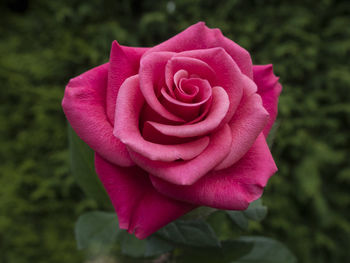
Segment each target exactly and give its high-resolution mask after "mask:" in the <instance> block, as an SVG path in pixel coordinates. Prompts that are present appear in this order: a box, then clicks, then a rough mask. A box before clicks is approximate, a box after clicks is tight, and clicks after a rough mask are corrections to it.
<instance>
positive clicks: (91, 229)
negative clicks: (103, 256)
mask: <svg viewBox="0 0 350 263" xmlns="http://www.w3.org/2000/svg"><path fill="white" fill-rule="evenodd" d="M119 233H120V229H119V227H118V219H117V216H116V214H115V213H108V212H101V211H93V212H88V213H85V214H83V215H81V216H80V217H79V218H78V221H77V222H76V224H75V238H76V241H77V245H78V249H85V248H89V247H91V246H93V245H97V246H105V245H109V244H112V243H113V242H115V241H116V239H117V236H118V234H119Z"/></svg>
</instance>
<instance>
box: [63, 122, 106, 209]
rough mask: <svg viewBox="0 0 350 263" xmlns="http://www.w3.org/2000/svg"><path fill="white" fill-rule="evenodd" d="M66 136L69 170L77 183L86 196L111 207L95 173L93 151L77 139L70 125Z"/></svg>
mask: <svg viewBox="0 0 350 263" xmlns="http://www.w3.org/2000/svg"><path fill="white" fill-rule="evenodd" d="M68 136H69V149H70V161H71V170H72V173H73V176H74V177H75V179H76V181H77V183H78V184H79V186H80V187H81V188H82V189H83V191H84V192H85V193H86V195H87V196H90V197H91V198H93V199H94V200H96V201H97V202H98V203H99V204H103V206H106V204H108V205H111V202H110V199H109V197H108V195H107V193H106V191H105V190H104V188H103V186H102V183H101V181H100V180H99V179H98V176H97V174H96V172H95V167H94V152H93V150H92V149H91V148H90V147H89V146H88V145H87V144H86V143H85V142H83V141H82V140H81V139H80V138H79V137H78V135H77V134H76V133H75V132H74V130H73V129H72V127H71V126H70V125H68Z"/></svg>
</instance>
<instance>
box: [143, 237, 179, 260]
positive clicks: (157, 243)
mask: <svg viewBox="0 0 350 263" xmlns="http://www.w3.org/2000/svg"><path fill="white" fill-rule="evenodd" d="M173 249H174V246H173V245H172V244H171V243H170V242H168V241H166V240H164V239H162V238H159V237H157V236H156V235H152V236H150V237H149V238H148V239H147V242H146V252H145V256H146V257H153V256H157V255H160V254H164V253H166V252H169V251H171V250H173Z"/></svg>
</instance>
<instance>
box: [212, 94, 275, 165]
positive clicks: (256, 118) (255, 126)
mask: <svg viewBox="0 0 350 263" xmlns="http://www.w3.org/2000/svg"><path fill="white" fill-rule="evenodd" d="M268 117H269V114H268V113H267V111H266V110H265V108H264V107H263V105H262V101H261V97H260V96H259V95H258V94H256V93H255V94H253V95H251V96H250V97H248V98H247V99H244V101H243V102H242V103H241V105H240V106H239V107H238V109H237V111H236V112H235V115H234V116H233V118H232V120H231V121H230V124H229V125H230V127H231V132H232V144H231V145H232V147H231V152H230V153H229V154H228V155H227V157H226V158H225V159H224V160H223V161H222V163H220V164H219V165H218V166H217V167H215V170H220V169H224V168H227V167H230V166H231V165H233V164H234V163H235V162H237V161H238V160H239V159H241V158H242V157H243V155H244V154H245V153H246V152H247V151H248V150H249V149H250V147H251V146H252V145H253V143H254V142H255V140H256V138H257V137H258V135H259V134H260V133H261V132H262V130H263V129H264V127H265V125H266V123H267V121H268Z"/></svg>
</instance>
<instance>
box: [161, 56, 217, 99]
mask: <svg viewBox="0 0 350 263" xmlns="http://www.w3.org/2000/svg"><path fill="white" fill-rule="evenodd" d="M178 72H180V74H181V75H182V77H183V76H184V75H183V74H185V73H184V72H186V73H187V75H188V76H191V75H196V76H198V77H199V78H202V79H205V80H207V81H209V82H210V83H214V82H215V79H216V76H215V75H216V74H215V71H214V70H213V69H212V68H211V67H210V66H209V65H208V64H207V63H205V62H204V61H201V60H199V59H196V58H191V57H176V56H175V57H172V58H171V59H170V60H169V61H168V63H167V64H166V68H165V81H166V84H167V87H168V90H170V91H171V90H172V87H173V83H175V84H178V83H177V82H178V79H177V78H175V77H176V74H177V73H178ZM176 86H177V85H176ZM170 94H171V92H170Z"/></svg>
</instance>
